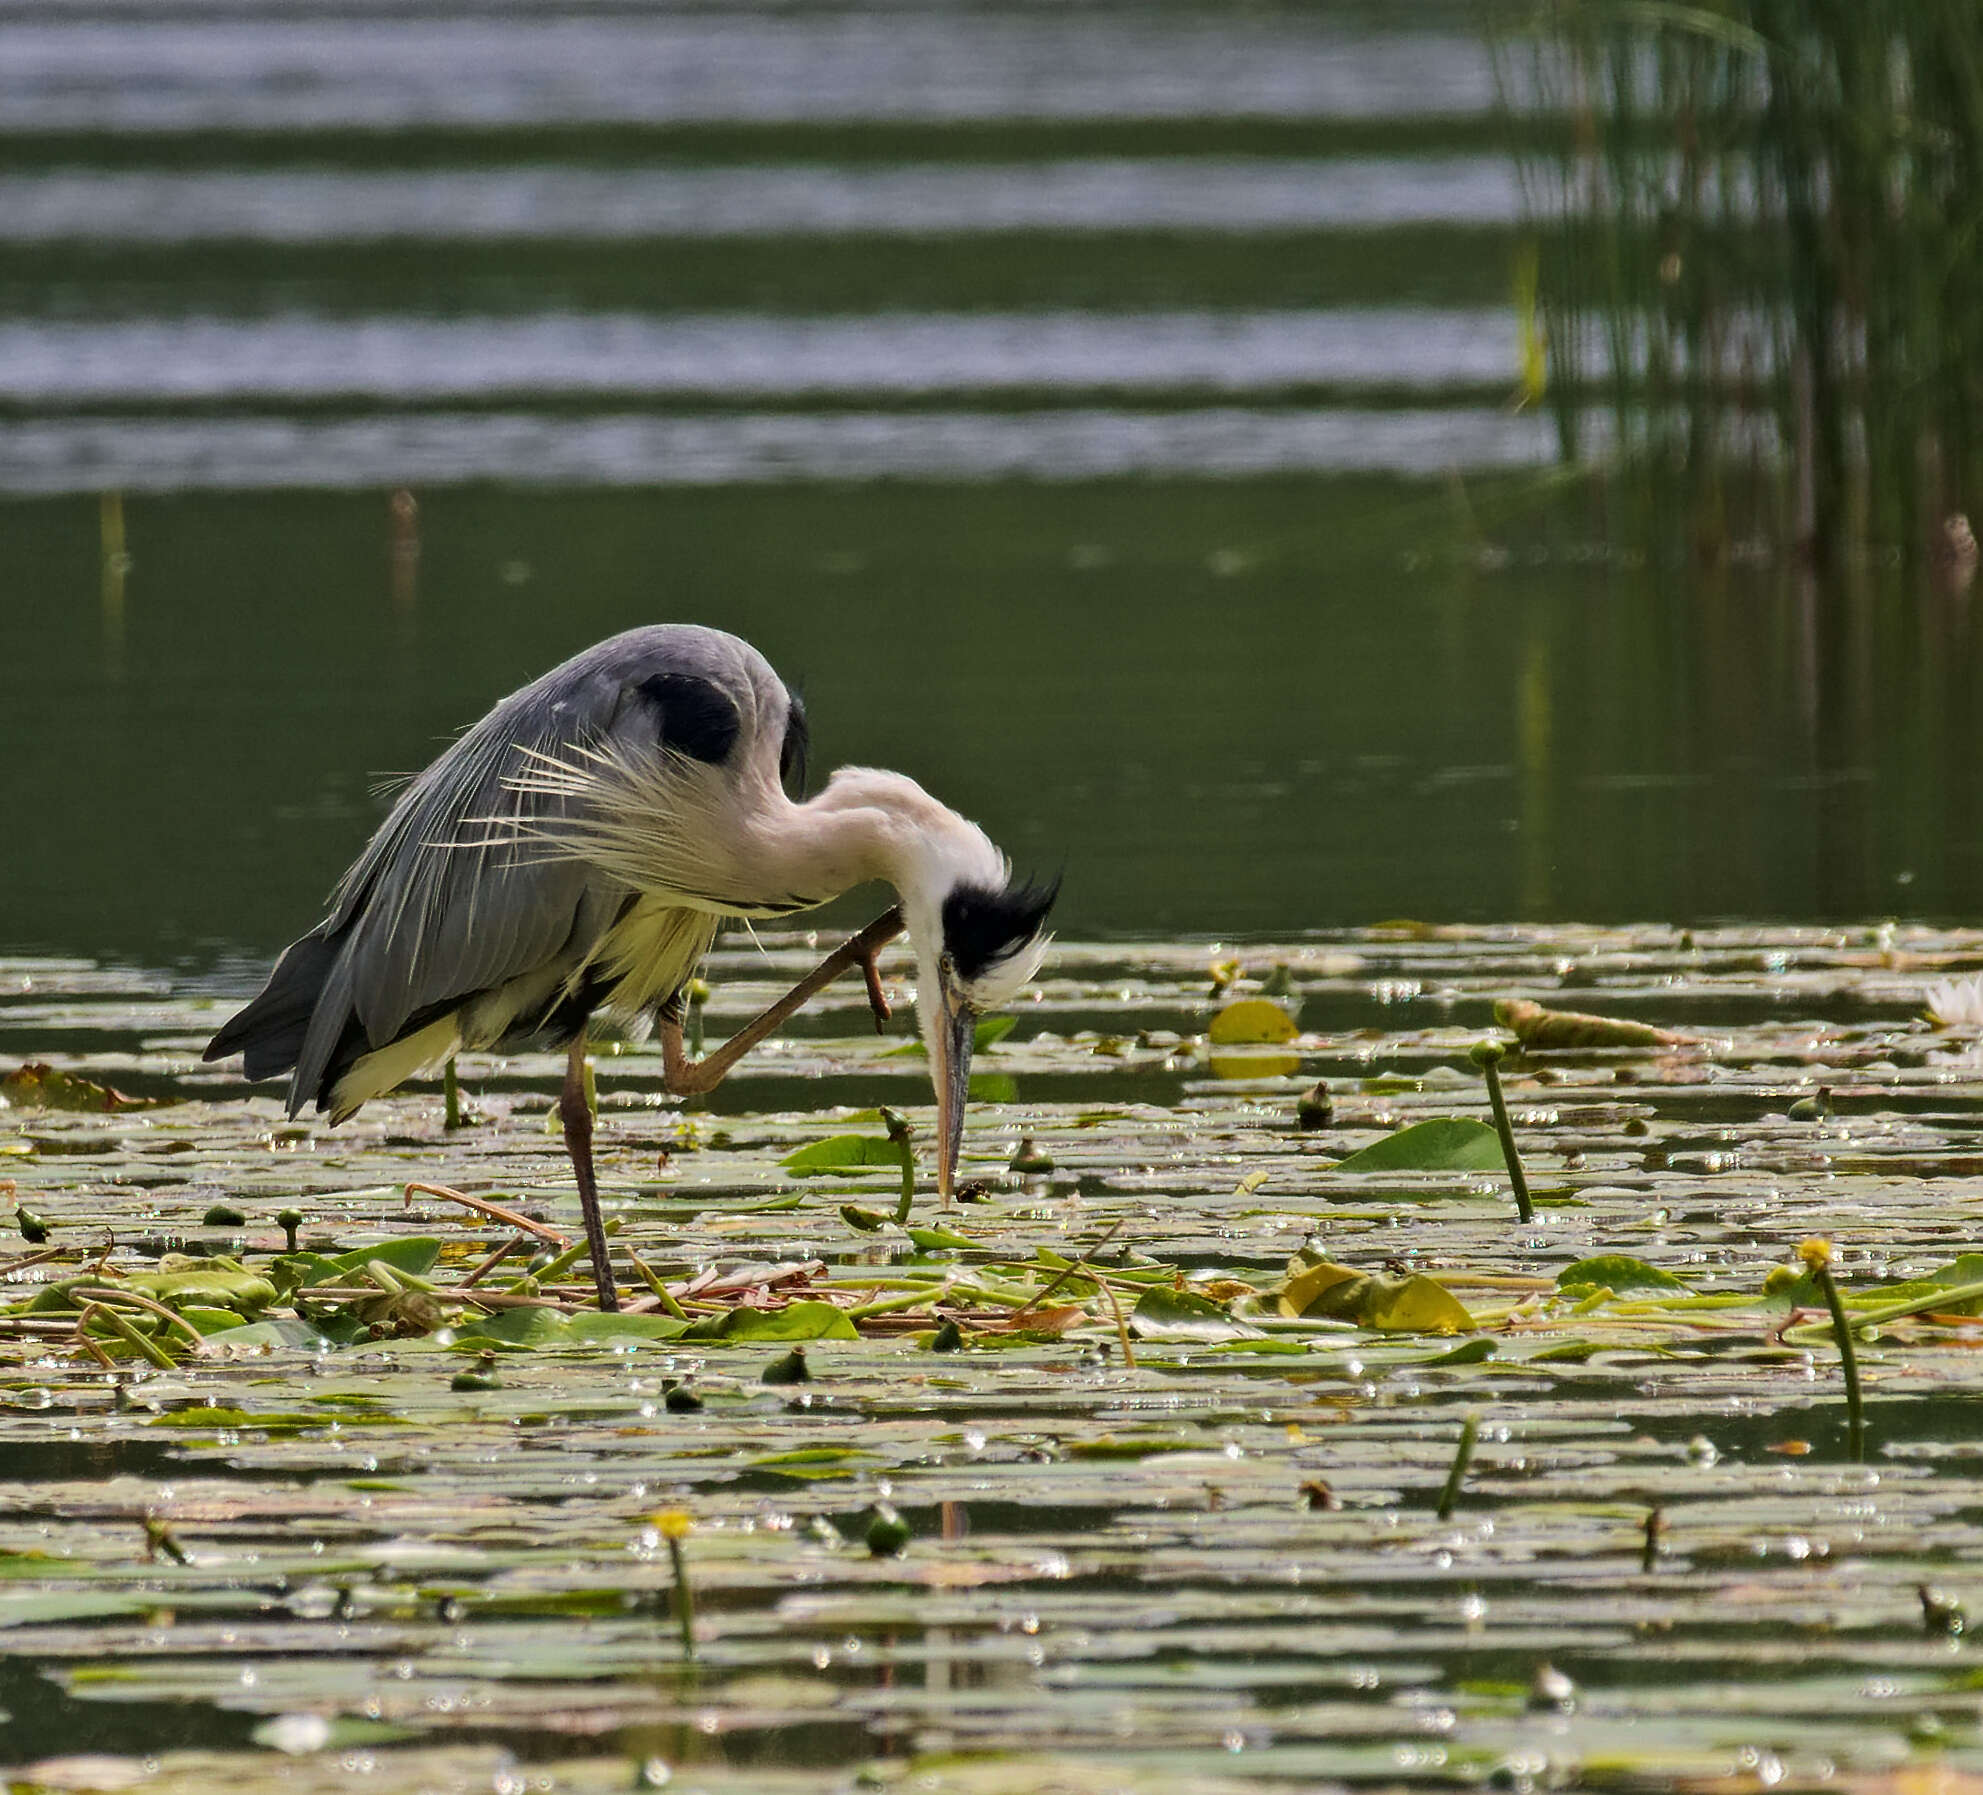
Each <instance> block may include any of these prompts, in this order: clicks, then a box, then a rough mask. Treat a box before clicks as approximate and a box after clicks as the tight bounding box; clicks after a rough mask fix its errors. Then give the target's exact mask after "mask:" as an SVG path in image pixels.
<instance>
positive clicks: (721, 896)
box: [206, 624, 1057, 1309]
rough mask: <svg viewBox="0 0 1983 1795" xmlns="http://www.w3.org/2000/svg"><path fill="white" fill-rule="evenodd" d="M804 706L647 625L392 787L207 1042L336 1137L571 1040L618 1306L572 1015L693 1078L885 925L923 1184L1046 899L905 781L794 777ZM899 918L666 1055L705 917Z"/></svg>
mask: <svg viewBox="0 0 1983 1795" xmlns="http://www.w3.org/2000/svg"><path fill="white" fill-rule="evenodd" d="M806 741H807V732H806V716H805V710H804V708H803V706H802V705H801V704H800V702H799V700H798V699H797V698H796V697H795V696H794V695H793V694H792V693H791V692H789V691H788V690H787V689H786V687H785V684H784V682H783V681H782V680H780V679H779V677H778V675H777V674H776V673H774V672H773V671H772V669H771V666H770V664H769V663H768V662H767V661H766V660H765V658H764V657H763V656H762V655H761V654H759V653H758V651H757V650H756V649H754V648H753V647H751V646H750V644H749V643H747V642H744V641H741V640H739V639H738V638H737V637H735V636H731V635H726V634H724V633H723V632H722V631H720V630H713V629H705V628H701V627H699V626H695V625H688V624H656V625H651V626H649V627H646V628H642V629H633V630H628V631H626V632H625V633H623V634H621V635H617V636H613V637H611V638H609V639H608V640H606V641H604V642H601V643H598V644H596V645H595V646H594V647H591V648H588V649H586V650H585V651H584V652H583V653H581V654H578V655H575V656H574V657H573V658H572V659H570V660H568V661H566V662H565V663H564V664H563V665H562V666H559V667H555V668H553V669H552V670H551V671H550V672H549V673H546V674H545V675H544V676H543V677H542V678H540V679H538V680H535V681H533V682H532V683H531V684H529V685H527V686H524V687H523V688H522V689H521V690H519V691H516V692H513V693H512V694H511V695H510V696H509V697H507V698H505V699H503V700H502V701H501V703H499V704H497V705H496V707H495V708H494V709H493V710H491V711H490V712H489V714H488V715H487V716H485V717H484V718H483V719H482V720H481V721H480V722H479V723H476V724H475V725H473V726H472V727H471V728H469V729H468V730H467V731H465V732H464V733H463V734H462V735H461V736H460V737H458V738H457V739H456V741H455V742H454V744H453V745H452V746H451V747H450V748H449V749H448V750H447V751H446V752H445V753H444V754H442V755H441V756H440V758H439V759H437V760H436V761H435V762H434V763H433V764H432V765H431V766H430V767H428V768H427V770H426V771H425V772H423V773H421V774H420V775H418V777H416V778H415V779H414V780H413V781H412V782H411V783H410V784H409V785H408V786H407V787H406V789H405V790H404V791H403V792H402V793H401V795H400V797H399V800H398V802H397V803H396V804H395V805H394V806H393V808H392V811H391V813H390V814H389V815H388V816H387V818H386V820H385V822H384V823H383V824H382V825H381V826H380V828H379V830H378V832H377V833H376V834H375V835H374V836H373V837H372V839H371V841H370V843H369V844H368V845H367V846H366V848H365V850H364V852H363V853H361V854H360V855H359V857H358V859H357V861H356V862H355V863H354V864H353V865H352V866H351V868H350V870H349V871H347V872H346V873H345V875H344V877H343V879H342V880H341V881H340V882H339V884H338V886H337V888H336V890H335V892H334V893H333V894H332V897H331V901H330V911H329V914H328V915H327V916H326V917H325V918H324V919H323V920H322V921H321V922H320V923H318V924H317V926H316V927H315V928H314V929H312V930H311V931H310V932H309V933H308V934H307V935H305V936H303V937H302V939H301V940H299V941H297V942H295V943H293V944H292V945H291V946H290V947H289V948H288V949H287V950H286V951H285V952H284V953H283V955H282V957H281V958H280V959H279V960H278V961H277V962H276V966H275V970H274V971H273V972H272V973H271V974H270V975H269V980H268V983H267V985H266V986H265V987H264V988H263V990H262V992H261V994H260V995H259V996H257V997H256V998H255V999H254V1000H253V1001H252V1002H251V1003H249V1004H248V1005H247V1007H246V1008H245V1009H243V1010H242V1011H241V1012H240V1013H239V1014H238V1015H236V1016H235V1017H234V1018H233V1019H232V1020H231V1021H229V1022H228V1023H227V1025H226V1026H225V1027H224V1028H222V1029H221V1031H220V1032H219V1033H218V1034H217V1035H215V1036H214V1038H213V1040H212V1041H211V1042H210V1043H209V1044H208V1046H207V1050H206V1057H207V1059H209V1060H215V1059H220V1058H222V1057H224V1056H225V1055H228V1054H232V1053H239V1054H241V1055H242V1058H243V1070H244V1072H245V1073H246V1075H247V1077H248V1078H250V1079H251V1080H252V1079H264V1078H273V1077H277V1076H279V1075H280V1074H282V1073H285V1072H286V1073H288V1074H289V1096H288V1106H289V1114H290V1115H291V1116H292V1117H293V1116H296V1115H297V1114H299V1113H300V1112H301V1111H302V1109H303V1108H304V1106H305V1105H306V1104H314V1105H315V1106H316V1108H317V1109H318V1110H319V1111H328V1112H329V1114H330V1119H331V1123H332V1124H333V1125H335V1124H337V1123H339V1122H342V1121H344V1120H345V1119H346V1118H347V1117H349V1116H351V1115H354V1114H355V1113H356V1112H357V1111H358V1109H359V1108H360V1107H361V1106H362V1105H363V1104H365V1103H367V1102H369V1101H370V1100H371V1099H372V1098H374V1097H379V1096H383V1095H384V1094H385V1093H386V1092H387V1091H390V1090H392V1089H393V1088H394V1087H395V1086H397V1085H399V1084H401V1083H402V1082H404V1081H405V1080H406V1079H408V1078H411V1077H413V1076H414V1075H415V1074H417V1073H420V1072H423V1071H429V1070H432V1069H433V1068H435V1067H437V1066H440V1065H442V1064H444V1063H445V1062H446V1061H447V1060H448V1059H449V1058H451V1057H452V1056H453V1055H454V1054H455V1053H457V1052H459V1051H460V1050H461V1049H463V1048H471V1049H473V1048H495V1049H498V1050H509V1049H514V1048H518V1047H523V1046H527V1045H533V1044H534V1045H544V1046H562V1047H564V1048H566V1049H567V1056H566V1062H565V1080H564V1088H563V1091H562V1093H561V1095H560V1098H559V1109H560V1114H561V1115H562V1117H563V1121H564V1128H565V1144H566V1147H567V1148H568V1150H569V1152H570V1154H571V1161H572V1171H573V1174H574V1176H575V1177H576V1179H577V1182H578V1192H579V1202H580V1207H581V1209H582V1212H583V1215H584V1220H585V1232H586V1241H587V1245H588V1247H589V1250H590V1252H591V1256H592V1266H593V1276H594V1280H595V1282H596V1284H597V1286H598V1291H599V1304H600V1307H601V1308H603V1309H613V1308H616V1307H617V1306H618V1299H617V1295H616V1293H615V1290H614V1285H613V1278H612V1273H611V1270H610V1268H609V1265H608V1258H607V1245H606V1235H605V1230H604V1227H603V1226H602V1223H601V1220H600V1213H599V1193H598V1186H597V1183H596V1181H595V1178H594V1175H593V1165H592V1117H591V1111H590V1108H589V1106H588V1105H587V1102H586V1094H585V1082H584V1072H585V1045H586V1030H587V1025H588V1022H589V1020H590V1018H591V1017H592V1015H593V1013H594V1012H595V1011H602V1012H605V1013H606V1014H608V1015H611V1016H614V1017H616V1018H619V1019H621V1020H626V1021H633V1022H640V1021H643V1020H645V1019H648V1018H652V1019H654V1020H655V1021H656V1022H658V1025H659V1028H660V1032H661V1044H662V1066H663V1079H664V1082H665V1083H666V1085H667V1087H668V1089H670V1090H671V1091H675V1092H680V1093H693V1092H699V1091H706V1090H709V1089H711V1088H712V1087H713V1086H714V1085H716V1084H717V1083H718V1082H719V1081H720V1080H721V1079H722V1077H723V1076H724V1074H725V1073H727V1072H728V1071H729V1069H730V1068H731V1066H733V1065H734V1064H735V1063H736V1061H737V1060H738V1058H740V1057H741V1056H742V1055H743V1054H744V1053H745V1052H747V1051H748V1050H749V1049H750V1048H751V1047H752V1046H754V1045H755V1044H756V1043H757V1042H758V1041H760V1040H762V1039H763V1038H764V1037H765V1036H766V1035H767V1034H769V1033H770V1032H771V1030H772V1029H774V1028H775V1027H777V1026H778V1024H779V1023H781V1022H782V1021H784V1019H785V1018H786V1017H788V1016H789V1015H791V1014H792V1012H793V1011H795V1010H796V1009H798V1008H799V1006H800V1005H801V1004H803V1003H804V1002H805V1001H806V1000H807V999H808V998H810V997H811V996H812V995H813V994H814V993H815V992H817V991H819V990H820V989H822V988H823V987H824V986H825V985H827V984H828V983H830V982H831V981H832V980H833V979H834V978H836V977H838V976H839V975H840V974H841V973H843V972H846V971H848V970H850V969H852V968H854V967H857V966H858V967H861V968H862V969H863V970H864V971H865V973H866V975H867V982H868V994H869V999H870V1002H871V1003H872V1004H873V1005H874V1008H875V1013H876V1019H877V1021H878V1022H879V1021H880V1020H881V1019H882V1018H884V1017H885V1016H886V1014H887V1007H886V1004H885V1002H884V1000H883V998H882V994H881V986H880V982H879V979H878V977H877V975H876V973H875V965H874V962H875V955H876V954H877V953H878V952H879V951H880V949H881V948H882V947H883V946H884V945H885V944H886V943H887V942H888V941H889V940H891V939H892V938H893V937H894V936H896V935H898V934H900V933H901V932H902V930H903V929H904V928H905V927H906V929H907V930H908V934H909V940H910V944H911V946H912V947H913V949H914V951H915V957H916V981H917V982H916V990H917V1005H916V1007H917V1015H918V1022H919V1024H920V1027H921V1032H922V1036H923V1041H924V1044H925V1045H926V1047H927V1049H928V1052H929V1058H930V1071H931V1076H932V1079H933V1081H934V1084H935V1091H936V1101H937V1116H938V1122H937V1187H938V1190H939V1191H940V1193H941V1194H942V1195H943V1197H944V1198H945V1199H946V1200H948V1198H949V1197H950V1195H951V1191H952V1186H953V1183H954V1180H955V1177H956V1169H957V1158H958V1154H959V1152H960V1150H961V1147H962V1142H963V1128H964V1100H965V1095H966V1091H967V1088H968V1079H969V1075H970V1064H971V1047H972V1039H973V1036H972V1030H973V1024H974V1022H975V1020H976V1018H977V1017H978V1016H979V1015H980V1014H982V1013H983V1012H985V1011H987V1010H992V1009H997V1008H1000V1007H1002V1006H1004V1005H1005V1004H1007V1003H1009V1002H1011V1001H1012V999H1013V998H1014V997H1016V996H1017V995H1018V993H1019V991H1020V989H1021V987H1022V986H1024V985H1025V984H1026V982H1027V981H1028V980H1029V979H1031V978H1032V977H1033V975H1034V974H1035V973H1036V972H1037V971H1038V969H1039V966H1040V962H1041V959H1042V957H1043V955H1044V953H1045V949H1046V943H1047V935H1046V933H1045V925H1046V917H1047V912H1048V910H1049V908H1050V907H1051V905H1052V903H1053V900H1054V896H1055V892H1056V889H1057V882H1056V885H1045V886H1043V885H1034V884H1030V883H1026V882H1024V881H1020V880H1015V879H1014V877H1013V875H1012V870H1011V866H1010V864H1009V863H1008V862H1007V860H1006V858H1005V856H1004V855H1003V854H1001V853H1000V852H999V851H998V849H997V848H996V847H994V846H993V845H992V843H991V840H990V839H989V837H987V836H986V834H985V833H984V831H983V830H982V829H980V828H979V827H978V826H977V825H976V824H975V823H972V822H970V821H968V820H967V819H966V818H964V817H962V816H960V815H958V814H957V813H956V812H955V811H953V810H951V809H949V808H947V807H946V806H945V805H943V804H940V803H939V802H938V801H937V800H936V799H935V798H933V797H931V796H930V795H929V794H928V793H927V792H926V791H924V790H923V788H922V787H921V786H920V785H918V784H917V783H916V782H915V781H914V780H913V779H911V778H909V777H908V776H906V775H905V774H902V773H890V772H883V771H880V770H878V769H875V768H871V767H842V768H840V769H839V771H837V772H836V773H834V774H833V776H832V777H831V778H830V779H829V780H828V781H827V782H826V785H825V787H824V789H823V790H821V791H820V792H819V794H818V795H817V796H815V797H812V798H810V799H806V798H803V797H801V798H796V799H795V798H794V797H792V796H791V795H789V794H788V792H787V789H786V787H787V783H788V782H790V783H792V784H793V785H794V786H795V787H797V788H798V789H799V790H800V791H801V792H802V791H803V787H804V778H805V774H804V763H805V756H806ZM874 880H878V881H882V882H885V883H887V884H890V885H892V886H893V887H894V888H895V891H896V893H897V896H898V899H899V902H898V904H897V905H896V907H895V908H893V909H891V910H889V911H888V912H887V913H886V914H884V915H883V916H881V917H879V918H877V919H876V920H875V921H874V922H873V923H871V924H869V926H868V927H867V928H865V929H863V930H862V931H861V932H860V933H859V934H858V935H856V936H854V937H853V939H851V940H850V941H848V942H847V943H845V944H844V945H843V946H842V947H841V948H839V949H838V950H837V951H836V952H835V953H833V954H831V955H829V956H828V958H827V959H826V960H825V961H824V962H823V963H822V964H821V965H820V966H819V967H818V968H817V969H816V970H815V971H814V972H813V973H812V974H811V975H810V976H809V977H808V978H806V979H805V980H804V981H803V982H801V983H800V984H799V985H798V986H797V987H795V988H794V990H792V991H791V992H790V993H789V994H788V995H787V996H785V997H784V998H781V999H780V1000H779V1001H778V1002H777V1003H775V1004H773V1005H772V1006H771V1007H770V1008H769V1009H768V1010H766V1011H765V1012H764V1013H763V1014H762V1015H760V1016H759V1017H757V1018H756V1019H755V1020H754V1021H752V1022H751V1023H750V1024H749V1025H748V1026H747V1027H745V1028H744V1029H742V1030H741V1031H740V1032H739V1033H738V1034H737V1035H735V1036H734V1037H733V1038H732V1039H731V1040H729V1041H728V1042H726V1043H725V1044H724V1045H723V1046H722V1047H721V1048H720V1049H718V1050H717V1051H715V1052H713V1053H711V1054H709V1055H708V1056H707V1057H705V1058H703V1059H701V1060H690V1059H689V1058H688V1056H687V1054H686V1052H685V1051H684V1049H683V1045H682V1033H681V1001H682V992H683V989H684V987H685V986H686V984H687V983H688V980H689V979H690V977H691V976H692V975H693V974H694V972H695V969H696V967H697V965H698V964H699V963H700V962H701V960H702V958H703V956H704V955H705V954H706V953H707V952H708V951H709V947H710V945H711V943H712V942H713V941H714V939H715V936H716V931H717V929H718V927H719V926H720V924H721V923H722V922H723V921H724V919H725V918H733V917H744V918H750V917H775V916H788V915H791V914H793V913H795V912H797V911H801V910H807V909H811V908H812V907H814V906H815V905H818V904H823V903H825V902H827V901H828V900H829V899H831V898H834V897H837V896H839V895H840V894H841V893H842V892H844V891H848V890H851V889H852V888H853V887H855V886H857V885H862V884H865V883H868V882H869V881H874Z"/></svg>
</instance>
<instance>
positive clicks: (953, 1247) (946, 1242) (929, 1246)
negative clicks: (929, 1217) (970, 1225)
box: [908, 1228, 979, 1253]
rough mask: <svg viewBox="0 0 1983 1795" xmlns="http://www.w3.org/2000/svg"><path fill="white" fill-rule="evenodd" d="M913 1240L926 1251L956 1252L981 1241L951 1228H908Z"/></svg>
mask: <svg viewBox="0 0 1983 1795" xmlns="http://www.w3.org/2000/svg"><path fill="white" fill-rule="evenodd" d="M908 1235H909V1238H910V1240H911V1241H913V1242H914V1243H915V1245H916V1246H917V1247H918V1248H920V1249H921V1250H922V1251H923V1252H925V1253H954V1252H957V1251H959V1250H960V1249H962V1248H964V1247H974V1246H977V1245H978V1244H979V1243H978V1242H977V1241H975V1240H972V1239H971V1238H970V1237H969V1236H967V1235H963V1234H958V1233H956V1232H954V1231H953V1230H951V1229H949V1228H911V1229H909V1230H908Z"/></svg>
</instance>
